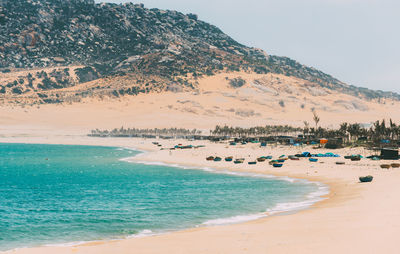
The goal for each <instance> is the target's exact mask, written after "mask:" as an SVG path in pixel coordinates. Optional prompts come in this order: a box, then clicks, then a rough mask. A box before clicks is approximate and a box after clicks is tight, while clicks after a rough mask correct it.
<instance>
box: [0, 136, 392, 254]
mask: <svg viewBox="0 0 400 254" xmlns="http://www.w3.org/2000/svg"><path fill="white" fill-rule="evenodd" d="M152 141H154V140H150V139H147V140H144V139H130V138H90V137H84V136H67V137H63V136H57V137H50V138H49V137H46V138H44V137H30V138H29V137H11V138H0V142H2V143H41V144H66V145H68V144H70V145H97V146H98V145H100V146H101V145H103V146H114V147H125V148H130V149H135V150H139V151H145V153H141V154H139V155H137V156H135V157H133V158H130V159H128V161H130V162H136V163H140V162H143V161H145V162H147V163H152V162H153V163H154V162H162V163H165V164H168V165H171V166H177V165H179V166H184V167H190V168H193V169H196V168H197V169H201V168H204V167H208V168H215V170H217V171H218V170H219V171H223V170H229V171H233V172H240V173H257V174H260V173H261V174H267V175H274V176H276V177H291V178H297V179H306V180H308V181H312V182H321V183H323V184H326V185H328V186H329V189H330V192H329V194H327V195H326V196H325V199H324V200H322V201H319V202H316V203H314V204H313V205H312V206H311V207H310V208H309V209H306V210H300V211H296V213H294V214H290V215H288V216H267V217H263V218H259V219H256V220H252V221H247V222H242V223H239V224H229V225H219V226H205V227H197V228H191V229H186V230H182V231H174V232H170V233H167V234H161V235H155V236H148V237H144V238H130V239H126V240H110V241H93V242H89V243H84V244H80V245H77V246H64V247H61V246H47V247H38V248H25V249H16V250H11V251H7V252H5V253H54V252H57V253H72V252H74V253H110V252H113V251H115V250H118V251H120V253H130V252H129V249H132V248H134V249H137V250H138V253H161V249H160V248H167V249H170V250H171V251H172V252H174V253H184V252H183V251H185V252H191V253H203V250H204V246H203V247H202V246H198V245H197V244H195V245H194V246H186V247H182V248H179V249H177V248H176V247H173V245H174V243H176V241H177V240H178V239H181V238H182V237H183V238H184V239H186V241H189V242H191V241H192V242H193V243H194V242H196V241H197V239H199V238H198V237H197V236H200V237H201V239H202V241H205V242H207V239H208V238H209V237H210V236H212V235H213V234H214V233H216V232H220V231H222V232H224V233H221V234H222V235H223V236H224V237H226V236H231V237H233V239H236V238H234V237H235V236H236V234H239V236H240V235H241V232H242V233H244V234H254V233H257V232H258V233H264V234H265V233H266V234H270V233H271V230H272V232H273V231H274V230H273V229H269V230H268V229H266V228H261V229H260V228H259V227H260V225H263V224H273V226H274V227H277V228H280V227H281V226H282V225H285V223H284V224H282V222H280V221H281V220H282V219H281V218H285V220H289V221H293V220H297V219H298V220H300V219H301V217H308V216H309V214H314V213H317V215H318V213H321V212H319V211H325V210H331V209H332V208H336V209H337V208H338V207H341V206H343V205H344V206H345V207H346V209H347V208H349V207H351V206H352V205H350V204H349V203H351V201H354V200H360V196H361V197H362V196H363V194H364V193H365V191H364V190H363V189H365V186H366V185H363V186H362V185H360V184H358V183H357V181H356V175H358V174H359V172H360V170H361V171H363V170H362V169H358V170H356V172H352V174H351V175H352V176H353V177H352V179H351V180H350V179H349V177H350V176H349V175H347V176H346V177H337V176H336V174H334V173H337V170H341V171H342V170H343V169H345V168H348V166H347V165H346V166H343V167H342V168H340V169H334V168H335V167H337V166H333V167H332V162H334V160H338V159H337V158H335V159H333V158H324V161H326V162H325V163H324V164H317V165H318V167H316V166H315V165H312V167H313V168H310V166H311V165H310V163H308V161H305V160H303V161H301V162H299V163H298V165H296V167H298V169H296V168H293V166H294V165H295V164H293V163H292V162H289V163H288V164H290V165H289V166H287V168H286V165H285V168H284V169H280V170H274V169H273V168H272V167H270V166H269V165H268V164H267V163H264V164H261V163H259V164H257V165H256V166H253V167H252V166H250V165H247V164H246V165H244V164H243V165H240V166H237V165H234V164H227V163H224V162H223V163H214V162H207V161H206V160H205V156H206V155H208V154H210V155H213V154H219V156H227V155H228V154H227V153H230V154H232V153H237V154H241V155H242V156H243V155H244V154H246V155H247V154H249V155H251V156H252V158H254V157H257V156H259V155H261V154H264V155H265V153H266V152H268V153H271V152H273V151H275V154H274V156H277V155H278V154H280V153H287V154H289V153H288V152H290V151H291V152H292V154H293V153H295V152H296V151H297V150H298V148H287V147H277V148H267V149H259V148H257V145H254V144H249V145H247V146H243V147H241V146H240V147H235V148H232V147H227V146H226V144H219V143H210V142H206V141H194V142H188V141H184V140H179V141H177V140H170V141H166V140H157V141H158V142H160V143H163V144H164V146H167V147H170V146H172V145H173V144H176V143H180V142H184V143H191V144H206V149H190V150H175V151H169V150H159V148H158V147H156V146H154V145H153V144H152ZM296 149H297V150H296ZM307 149H310V147H308V148H307ZM352 151H354V150H352ZM340 152H350V151H348V150H345V149H344V150H341V151H340ZM235 156H237V155H235ZM340 160H343V158H340ZM371 163H372V162H371ZM354 165H356V164H354ZM376 166H377V164H376V163H375V164H374V163H372V164H371V165H370V164H368V166H366V165H362V166H360V168H365V167H374V169H373V170H374V171H376V169H375V168H376ZM332 169H333V170H332ZM330 171H332V172H330ZM393 173H394V174H396V175H398V173H397V172H395V171H394V172H393ZM328 213H329V211H328ZM320 215H321V214H320ZM275 224H276V225H275ZM300 224H301V223H300ZM303 226H304V225H303ZM237 228H245V229H246V230H244V231H243V230H242V231H241V230H238V229H237ZM234 232H236V234H235V233H234ZM193 235H194V236H193ZM222 235H219V236H222ZM302 237H304V236H302ZM171 238H172V240H171ZM275 238H276V239H280V238H279V237H275ZM195 239H196V240H195ZM239 239H240V237H239ZM294 239H296V237H294ZM208 240H210V239H208ZM254 240H256V239H254ZM257 240H258V238H257ZM270 240H271V238H270ZM252 242H253V241H252V240H251V239H250V240H249V243H247V244H246V246H247V245H248V248H246V251H240V250H239V251H235V250H234V249H232V247H230V248H227V247H228V246H225V244H221V243H215V244H214V245H212V246H213V247H212V250H211V253H215V252H218V253H228V252H229V253H256V252H254V251H255V250H254V247H251V245H252V244H251V243H252ZM278 242H279V241H278ZM160 244H161V245H160ZM264 245H265V244H261V245H260V246H257V248H264V247H268V249H272V250H274V253H281V252H286V251H288V250H290V249H293V250H294V249H295V248H296V246H297V244H296V245H293V246H286V245H285V246H282V245H281V244H276V243H275V244H274V241H271V243H268V244H267V245H268V246H264ZM157 246H158V247H157ZM297 248H298V246H297ZM262 250H263V249H261V252H262ZM231 251H233V252H231ZM257 253H258V252H257ZM300 253H302V252H300ZM304 253H310V252H304ZM329 253H335V252H329Z"/></svg>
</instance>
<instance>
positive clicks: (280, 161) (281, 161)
mask: <svg viewBox="0 0 400 254" xmlns="http://www.w3.org/2000/svg"><path fill="white" fill-rule="evenodd" d="M277 161H278V162H279V163H283V162H285V160H281V159H279V160H277Z"/></svg>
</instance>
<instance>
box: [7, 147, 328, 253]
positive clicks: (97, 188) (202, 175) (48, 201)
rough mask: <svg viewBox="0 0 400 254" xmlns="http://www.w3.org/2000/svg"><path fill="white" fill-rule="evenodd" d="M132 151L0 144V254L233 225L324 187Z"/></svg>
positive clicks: (303, 201) (293, 206)
mask: <svg viewBox="0 0 400 254" xmlns="http://www.w3.org/2000/svg"><path fill="white" fill-rule="evenodd" d="M139 153H141V152H140V151H135V150H131V149H126V148H120V147H101V146H75V145H41V144H0V251H5V250H10V249H16V248H26V247H38V246H54V245H65V246H71V245H76V244H80V243H83V242H89V241H99V240H112V239H126V238H132V237H144V236H148V235H155V234H163V233H168V232H172V231H177V230H182V229H187V228H194V227H204V226H216V225H224V224H232V223H239V222H244V221H249V220H254V219H257V218H261V217H265V216H271V215H274V214H277V213H281V212H293V211H297V210H300V209H306V208H308V207H309V206H311V205H312V204H313V203H315V202H317V201H319V200H322V197H321V196H322V195H324V194H327V193H328V191H329V190H328V188H327V186H324V185H322V184H320V183H316V182H309V181H307V180H297V179H292V178H288V177H281V178H280V177H272V176H267V175H263V174H250V173H249V174H246V173H236V172H231V171H222V172H221V171H216V170H213V169H211V168H187V167H186V168H185V167H179V166H178V165H174V166H171V165H166V164H162V163H145V162H143V163H132V162H129V161H128V160H127V158H129V157H133V156H135V155H138V154H139ZM220 163H225V162H220Z"/></svg>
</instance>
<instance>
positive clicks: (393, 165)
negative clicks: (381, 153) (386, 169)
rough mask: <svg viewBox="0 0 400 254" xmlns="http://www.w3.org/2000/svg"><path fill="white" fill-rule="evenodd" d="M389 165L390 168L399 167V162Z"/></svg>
mask: <svg viewBox="0 0 400 254" xmlns="http://www.w3.org/2000/svg"><path fill="white" fill-rule="evenodd" d="M390 166H392V168H400V163H392V164H391V165H390Z"/></svg>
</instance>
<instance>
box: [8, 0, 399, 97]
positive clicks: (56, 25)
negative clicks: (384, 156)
mask: <svg viewBox="0 0 400 254" xmlns="http://www.w3.org/2000/svg"><path fill="white" fill-rule="evenodd" d="M223 71H224V72H231V71H247V72H255V73H276V74H283V75H286V76H293V77H296V78H300V79H303V80H305V81H306V82H312V83H315V84H318V85H320V86H321V87H324V88H328V89H332V90H335V91H341V92H343V93H347V94H352V95H357V96H359V97H363V98H367V99H379V98H382V97H384V98H395V99H400V96H399V95H397V94H394V93H389V92H382V91H371V90H368V89H362V88H357V87H353V86H349V85H347V84H344V83H342V82H340V81H339V80H337V79H335V78H333V77H331V76H330V75H327V74H325V73H323V72H321V71H318V70H316V69H314V68H310V67H307V66H304V65H301V64H300V63H298V62H296V61H294V60H291V59H289V58H286V57H278V56H269V55H268V54H266V53H265V52H264V51H262V50H259V49H255V48H250V47H246V46H244V45H241V44H240V43H238V42H236V41H235V40H233V39H232V38H230V37H229V36H228V35H226V34H224V33H223V32H222V31H221V30H220V29H218V28H217V27H215V26H213V25H210V24H208V23H206V22H203V21H201V20H199V19H198V17H197V16H196V15H195V14H187V15H185V14H182V13H179V12H177V11H164V10H159V9H147V8H144V6H143V5H142V4H132V3H127V4H120V5H117V4H111V3H101V4H96V3H95V2H94V0H0V97H1V96H3V98H12V100H15V101H18V98H20V97H29V98H30V99H31V101H34V102H40V103H58V102H63V101H65V100H67V98H72V97H77V98H80V97H84V96H88V95H89V96H90V95H101V96H102V95H109V96H123V95H126V94H128V95H134V94H138V93H142V92H150V91H163V90H168V89H178V90H179V89H188V90H190V89H195V87H196V79H197V78H198V77H201V76H204V75H214V74H216V73H218V72H223ZM91 81H92V83H90V84H91V85H90V86H89V87H88V90H87V91H82V89H81V90H80V92H79V93H76V92H74V91H73V90H74V89H72V90H71V89H70V90H68V93H69V94H68V95H66V91H65V89H68V88H74V87H77V86H79V85H80V84H86V83H87V82H91ZM96 81H98V82H97V83H96Z"/></svg>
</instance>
